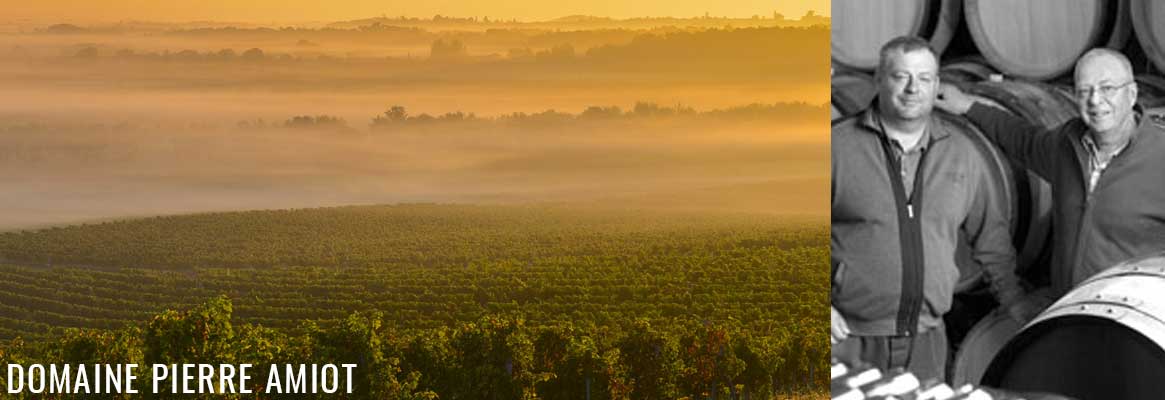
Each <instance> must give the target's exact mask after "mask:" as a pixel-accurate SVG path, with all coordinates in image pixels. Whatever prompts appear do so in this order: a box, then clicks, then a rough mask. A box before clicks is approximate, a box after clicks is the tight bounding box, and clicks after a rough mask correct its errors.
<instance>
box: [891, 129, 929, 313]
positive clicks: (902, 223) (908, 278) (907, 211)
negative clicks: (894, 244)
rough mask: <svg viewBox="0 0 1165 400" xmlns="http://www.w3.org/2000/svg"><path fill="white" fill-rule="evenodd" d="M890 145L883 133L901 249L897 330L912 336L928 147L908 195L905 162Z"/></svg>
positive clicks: (918, 302) (918, 300)
mask: <svg viewBox="0 0 1165 400" xmlns="http://www.w3.org/2000/svg"><path fill="white" fill-rule="evenodd" d="M890 146H892V144H891V143H890V140H889V138H886V137H883V142H882V150H883V152H884V154H885V156H886V167H887V173H888V174H889V175H890V182H891V186H893V189H894V200H895V202H894V204H895V205H896V206H895V208H896V209H897V210H898V232H899V245H900V248H901V252H902V282H901V288H902V294H901V297H900V299H899V306H898V315H897V318H896V322H897V329H896V330H897V332H898V334H899V335H901V336H913V335H914V334H915V332H916V331H917V329H918V318H919V313H920V311H921V309H922V302H923V300H924V296H923V293H922V292H923V282H924V280H925V270H924V265H923V263H924V255H923V248H922V231H921V227H920V226H919V224H920V222H919V220H918V218H916V217H915V215H916V213H915V206H918V207H917V208H918V211H919V212H921V210H922V186H923V185H922V183H923V180H924V179H923V177H924V176H925V174H924V173H923V171H924V169H925V165H926V155H927V153H929V151H924V152H923V153H922V156H921V157H920V158H919V161H918V169H917V170H916V171H915V174H914V176H915V178H914V188H913V189H914V190H913V192H912V194H911V196H910V197H909V198H907V196H906V189H905V182H903V181H902V176H901V170H902V169H901V168H902V166H901V163H900V161H899V160H898V157H896V156H895V155H894V150H893V149H892V148H891V147H890Z"/></svg>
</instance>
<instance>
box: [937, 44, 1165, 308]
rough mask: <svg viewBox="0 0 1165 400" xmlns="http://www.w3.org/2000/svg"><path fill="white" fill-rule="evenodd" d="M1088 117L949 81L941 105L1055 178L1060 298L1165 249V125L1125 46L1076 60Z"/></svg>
mask: <svg viewBox="0 0 1165 400" xmlns="http://www.w3.org/2000/svg"><path fill="white" fill-rule="evenodd" d="M1075 80H1076V88H1075V95H1076V104H1077V107H1078V108H1079V111H1080V116H1079V117H1078V118H1076V119H1073V120H1071V121H1068V122H1066V123H1064V124H1063V125H1061V126H1058V127H1056V128H1054V129H1052V130H1043V129H1041V128H1039V127H1036V126H1033V125H1031V124H1029V123H1027V122H1026V121H1024V120H1022V119H1020V118H1018V117H1015V116H1013V115H1011V114H1009V113H1006V112H1004V111H1001V110H998V109H996V108H993V107H989V106H985V105H983V104H979V103H977V102H975V100H974V98H973V97H970V96H968V95H966V94H965V93H963V92H962V91H960V90H959V89H958V88H955V87H954V86H950V85H943V86H942V87H940V89H939V94H938V99H937V100H936V102H935V106H937V107H939V108H940V109H943V110H945V111H948V112H951V113H954V114H965V115H966V116H967V118H968V119H970V120H971V122H973V123H975V124H976V125H978V126H979V128H980V129H982V130H983V133H984V134H985V135H986V136H987V137H988V138H990V139H991V141H992V142H994V143H995V144H996V145H997V146H998V147H999V148H1000V149H1001V150H1002V151H1003V152H1004V153H1006V154H1007V155H1008V156H1009V157H1010V158H1011V159H1013V160H1016V161H1019V162H1020V163H1022V164H1023V165H1024V166H1025V167H1027V168H1029V169H1031V170H1033V171H1035V173H1037V174H1039V175H1040V176H1041V177H1043V178H1044V179H1045V180H1047V181H1048V182H1049V183H1051V185H1052V194H1053V198H1054V201H1055V204H1054V213H1055V214H1054V221H1055V224H1054V225H1053V229H1054V231H1053V253H1052V264H1051V266H1052V268H1051V281H1052V289H1053V292H1054V294H1055V295H1056V296H1057V297H1059V296H1060V295H1063V294H1064V293H1066V292H1067V291H1069V290H1071V288H1072V287H1074V286H1075V285H1077V284H1079V283H1080V282H1082V281H1084V280H1085V279H1087V278H1088V277H1090V276H1092V275H1094V274H1096V273H1097V272H1100V271H1102V270H1104V269H1106V268H1109V267H1112V266H1114V265H1116V264H1118V263H1120V262H1122V261H1125V260H1128V259H1130V258H1135V257H1142V256H1147V255H1150V254H1154V253H1156V252H1159V251H1161V250H1163V249H1165V130H1163V129H1162V127H1161V126H1159V125H1158V124H1157V123H1154V122H1153V121H1151V119H1150V118H1148V117H1145V116H1144V115H1143V113H1142V112H1141V109H1140V107H1139V106H1137V105H1136V100H1137V83H1136V82H1135V81H1134V80H1133V70H1132V67H1131V66H1130V64H1129V60H1128V59H1127V58H1125V56H1124V55H1123V54H1120V53H1118V52H1115V51H1112V50H1108V49H1094V50H1091V51H1089V52H1087V53H1085V54H1084V55H1083V56H1082V57H1080V60H1079V61H1077V62H1076V70H1075Z"/></svg>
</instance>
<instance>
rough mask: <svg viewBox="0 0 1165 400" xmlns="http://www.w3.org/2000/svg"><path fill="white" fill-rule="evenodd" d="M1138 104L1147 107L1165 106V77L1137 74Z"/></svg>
mask: <svg viewBox="0 0 1165 400" xmlns="http://www.w3.org/2000/svg"><path fill="white" fill-rule="evenodd" d="M1137 104H1140V105H1141V107H1144V108H1146V109H1153V108H1161V107H1165V78H1162V77H1160V76H1156V75H1148V74H1142V75H1137Z"/></svg>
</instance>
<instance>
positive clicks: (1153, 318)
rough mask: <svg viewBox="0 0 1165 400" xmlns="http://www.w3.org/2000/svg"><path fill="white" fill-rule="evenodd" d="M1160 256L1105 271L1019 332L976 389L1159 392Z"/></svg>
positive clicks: (1132, 395) (1163, 322)
mask: <svg viewBox="0 0 1165 400" xmlns="http://www.w3.org/2000/svg"><path fill="white" fill-rule="evenodd" d="M1162 316H1165V257H1162V255H1157V256H1153V257H1149V258H1143V259H1139V260H1134V261H1130V262H1126V263H1122V264H1121V265H1118V266H1116V267H1112V268H1109V269H1107V270H1105V271H1103V272H1101V273H1098V274H1096V275H1095V276H1093V277H1091V278H1089V279H1088V280H1086V281H1084V282H1082V283H1081V284H1080V285H1078V286H1076V288H1074V289H1072V290H1071V291H1070V292H1068V293H1067V294H1066V295H1064V297H1062V298H1060V299H1059V300H1058V301H1056V303H1055V304H1053V305H1052V306H1051V307H1048V309H1046V310H1044V312H1042V313H1041V314H1040V315H1039V316H1038V317H1036V319H1034V320H1033V321H1032V322H1030V323H1028V324H1027V325H1025V326H1024V327H1023V329H1022V330H1020V332H1019V333H1018V334H1016V335H1015V337H1013V338H1012V339H1011V340H1009V341H1008V342H1007V344H1006V345H1005V346H1004V347H1003V349H1002V350H1000V352H999V355H997V356H996V357H995V358H994V360H992V361H991V363H990V366H988V368H987V371H986V373H985V374H984V375H983V379H982V384H984V385H988V386H992V387H1000V388H1005V389H1011V390H1021V391H1029V390H1031V391H1037V390H1042V391H1052V392H1056V393H1061V394H1064V395H1068V396H1072V397H1076V398H1081V399H1133V400H1137V399H1160V398H1161V396H1162V393H1165V318H1162Z"/></svg>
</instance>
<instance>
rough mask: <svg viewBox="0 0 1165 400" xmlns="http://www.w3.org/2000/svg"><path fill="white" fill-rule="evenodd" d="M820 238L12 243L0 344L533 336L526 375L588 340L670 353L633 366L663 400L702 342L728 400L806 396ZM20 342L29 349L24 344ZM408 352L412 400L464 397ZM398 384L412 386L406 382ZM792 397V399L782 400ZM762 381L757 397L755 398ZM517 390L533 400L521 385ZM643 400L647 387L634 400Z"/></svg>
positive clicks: (705, 232) (253, 216) (280, 232)
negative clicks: (371, 328)
mask: <svg viewBox="0 0 1165 400" xmlns="http://www.w3.org/2000/svg"><path fill="white" fill-rule="evenodd" d="M826 231H827V229H826V226H825V224H824V223H823V221H822V220H821V219H820V218H805V217H802V218H792V217H777V216H771V215H770V216H765V215H755V214H736V215H733V214H709V213H679V212H671V213H661V212H657V211H629V210H613V209H603V208H601V207H588V208H581V207H577V206H564V205H542V206H538V205H525V206H467V205H432V204H414V205H398V206H362V207H341V208H318V209H300V210H269V211H252V212H233V213H209V214H196V215H182V216H167V217H154V218H146V219H133V220H124V221H111V222H102V223H96V224H86V225H77V226H68V227H57V228H50V229H43V230H35V231H19V232H10V233H5V234H0V256H2V257H3V259H4V264H3V265H0V337H3V338H5V339H6V340H8V343H9V346H10V347H13V346H15V347H20V348H22V349H23V348H24V347H23V346H17V344H19V343H25V342H28V343H34V344H35V343H38V342H39V343H48V345H47V347H45V348H60V347H63V348H75V347H76V346H62V343H65V344H67V343H72V342H73V341H76V340H78V339H77V338H78V337H81V338H91V336H87V335H97V336H98V337H105V338H106V339H105V340H111V341H116V340H115V338H117V337H120V336H127V337H130V338H133V339H122V340H128V341H129V342H130V343H133V342H134V340H142V341H143V342H145V343H152V342H151V341H150V340H145V339H141V338H140V337H139V336H145V337H149V332H154V331H155V330H156V329H161V328H156V325H158V324H159V322H158V321H159V318H163V320H164V319H165V318H166V316H167V315H169V316H170V318H174V319H175V321H179V322H175V324H178V323H181V321H187V320H186V319H184V318H193V317H191V316H190V315H187V314H180V313H173V312H170V313H169V314H166V313H164V311H165V310H167V309H173V310H188V309H192V308H193V309H196V310H198V309H201V310H211V311H213V312H211V311H203V312H201V313H200V312H194V315H202V316H204V317H205V315H208V313H210V314H209V315H215V314H214V313H216V312H217V313H220V314H222V315H220V317H221V318H222V319H223V320H224V321H228V322H229V323H227V325H226V326H228V327H229V326H230V324H231V323H233V324H234V325H235V326H238V327H240V328H237V329H238V330H239V332H237V333H232V335H238V336H240V337H241V336H244V334H243V332H253V331H254V330H255V329H273V331H272V332H277V333H272V334H273V335H276V336H278V337H280V338H282V339H279V340H285V341H288V343H292V342H294V341H295V338H300V337H312V335H320V334H321V333H320V332H335V331H341V332H343V331H345V329H350V328H351V326H352V324H353V321H354V320H353V318H356V321H363V323H364V324H371V322H369V321H371V320H375V321H376V323H375V324H373V325H375V326H377V327H382V329H384V330H385V332H393V333H391V334H388V333H384V334H385V335H387V336H386V339H385V340H384V342H386V343H388V342H392V343H396V344H397V345H399V346H400V348H401V349H405V348H409V346H411V345H413V344H412V342H410V341H412V340H418V339H417V338H436V339H431V340H435V341H437V342H438V344H436V345H432V344H430V345H431V346H438V347H440V346H449V347H450V350H448V351H450V352H454V353H456V352H455V351H454V350H457V349H458V348H457V346H459V345H461V344H464V343H462V341H460V339H459V338H464V335H467V334H468V333H467V332H469V331H475V330H481V329H485V330H486V331H487V332H485V333H481V334H482V335H486V336H489V335H497V334H498V333H497V332H496V331H504V332H508V333H507V335H517V336H521V337H525V338H527V340H530V341H531V343H530V346H528V347H529V348H528V349H526V350H525V351H526V352H527V353H528V354H527V355H526V356H527V357H529V361H527V362H526V364H525V365H526V367H527V368H530V369H531V371H530V373H532V374H534V373H535V372H534V370H537V368H536V367H534V366H533V365H534V364H538V363H535V362H534V360H535V358H537V357H543V358H541V359H544V358H545V357H547V355H546V354H545V351H547V349H546V348H544V347H543V345H539V344H538V343H543V342H539V341H538V340H539V338H542V340H550V341H551V342H553V340H551V339H555V338H557V340H559V341H566V342H571V341H578V340H587V341H590V343H591V346H593V347H594V355H595V357H597V359H598V358H602V355H603V354H606V355H607V356H608V357H615V359H614V360H612V361H610V365H611V366H624V367H626V366H627V365H630V364H635V363H636V361H631V360H629V359H620V358H618V356H616V355H612V354H611V353H609V352H610V351H611V350H615V349H620V348H621V347H620V346H624V347H623V348H624V353H613V354H624V356H625V357H626V354H627V352H628V351H631V349H632V348H635V347H634V346H632V347H627V346H630V345H629V342H628V341H634V340H659V341H661V342H662V343H670V344H668V345H665V347H666V346H672V350H673V351H674V354H673V357H674V359H673V360H672V362H674V364H669V363H664V364H659V363H660V362H664V361H660V360H652V361H639V362H642V363H646V364H649V365H652V367H651V368H665V367H666V368H675V370H674V374H675V375H674V376H670V377H667V378H661V379H664V380H663V381H660V382H657V383H656V384H653V385H650V390H658V391H661V392H659V393H667V394H669V396H670V395H675V394H682V393H690V392H685V391H684V390H682V389H680V387H681V386H682V384H683V380H682V379H676V378H679V377H682V376H685V375H684V374H685V373H684V372H682V371H685V369H684V368H685V365H686V364H685V363H698V362H699V358H700V356H699V353H700V352H699V351H696V350H697V349H699V348H700V345H698V344H695V343H701V342H705V343H706V344H707V343H711V344H709V345H716V344H717V343H719V346H723V347H725V348H727V349H730V351H736V352H741V354H740V356H739V357H736V359H737V360H740V363H741V366H740V367H741V368H738V369H735V370H731V369H730V372H731V373H729V375H732V376H712V377H709V378H708V379H706V380H707V381H708V382H709V385H713V383H716V382H719V383H718V384H719V385H720V386H722V387H723V388H724V389H725V390H729V389H728V388H729V386H725V385H726V384H725V383H724V382H732V381H734V380H744V379H745V377H744V375H746V374H744V371H745V370H746V369H750V368H745V367H746V366H747V367H751V368H752V369H754V368H763V369H764V370H768V371H770V372H769V373H768V375H767V377H765V378H766V379H767V382H768V385H774V384H775V385H776V386H777V387H784V386H789V387H801V386H803V383H802V382H799V379H797V378H796V377H799V376H806V375H807V374H809V373H810V372H809V370H808V369H811V368H819V369H817V371H822V372H821V373H820V374H821V375H822V376H823V375H824V374H823V371H824V366H825V359H824V357H825V353H824V351H823V349H825V343H824V338H825V335H824V329H825V326H824V320H825V318H824V316H823V315H820V314H822V313H823V312H824V311H823V310H825V304H826V303H827V296H828V294H827V293H828V290H827V288H826V286H825V285H826V282H828V279H826V274H827V273H828V269H827V267H826V266H827V263H826V258H827V256H828V248H827V247H825V243H826V240H825V235H826ZM220 296H225V297H220ZM223 302H225V303H226V305H223V304H222V303H223ZM216 307H217V308H216ZM216 310H217V311H216ZM354 312H355V314H353V313H354ZM159 314H161V315H160V316H158V315H159ZM205 318H209V317H205ZM361 318H363V319H361ZM309 321H310V322H309ZM204 325H207V324H205V323H204ZM204 325H200V326H204ZM209 325H211V326H215V325H214V324H209ZM243 326H245V327H246V328H242V327H243ZM127 327H129V328H127ZM143 327H145V328H144V330H145V331H146V333H141V329H143ZM259 327H262V328H259ZM63 328H99V329H100V331H78V330H75V329H74V330H67V329H63ZM126 329H130V330H128V331H127V330H126ZM172 329H176V328H172ZM378 329H381V328H378ZM84 332H90V333H89V334H85V333H84ZM94 332H96V333H94ZM112 332H121V333H112ZM127 332H128V333H127ZM133 332H136V333H133ZM232 332H234V331H232ZM102 335H105V336H102ZM119 335H120V336H119ZM548 335H549V336H548ZM555 335H557V336H555ZM718 335H719V336H718ZM17 337H22V338H24V339H23V340H18V341H11V340H12V339H14V338H17ZM240 337H236V338H235V339H234V340H232V341H231V343H237V342H239V341H242V339H241V338H240ZM387 337H394V338H395V339H391V340H390V339H387ZM717 337H719V339H718V340H720V341H719V342H717V341H716V340H717V339H714V338H717ZM406 338H408V339H406ZM441 338H445V340H446V341H444V342H442V341H441V340H442V339H441ZM86 340H91V339H86ZM345 340H347V339H345ZM426 340H430V339H426ZM685 340H687V341H688V344H687V346H685V345H683V343H685ZM709 340H710V342H709ZM551 342H546V343H551ZM819 342H820V343H819ZM118 343H122V342H118ZM546 343H544V345H549V344H546ZM495 345H497V344H496V343H495ZM122 346H123V347H124V346H128V347H129V348H130V349H131V350H126V354H137V353H134V351H132V349H133V348H136V347H134V346H131V345H127V344H123V345H122ZM155 346H157V345H155ZM386 346H387V345H386ZM507 346H511V347H512V344H511V345H507ZM564 346H565V345H564ZM693 346H694V347H693ZM115 347H116V346H115ZM140 347H141V348H143V349H145V350H138V351H140V352H141V354H149V353H150V350H149V349H150V346H149V345H141V346H140ZM288 347H294V346H291V345H288ZM319 347H320V345H318V343H317V345H316V346H315V347H314V350H312V351H313V352H320V351H322V350H320V348H319ZM345 347H346V346H345ZM503 347H505V346H503ZM649 347H650V346H649ZM37 348H38V347H37V346H36V345H33V344H30V345H29V347H28V349H29V350H27V351H28V352H29V353H30V354H36V353H37V351H46V350H32V349H37ZM507 349H509V350H508V351H511V352H513V351H517V350H514V349H512V348H510V347H507ZM563 349H564V351H565V348H563ZM761 349H763V350H764V351H767V352H771V353H772V354H774V356H773V357H775V358H769V359H764V358H755V357H754V358H755V359H753V360H751V362H752V363H755V364H756V365H751V366H750V365H748V364H749V362H748V361H746V360H748V356H747V354H753V353H758V354H760V353H763V352H762V351H761ZM398 350H399V349H398ZM689 350H690V351H689ZM295 351H300V350H285V352H286V353H290V354H284V353H278V354H282V355H281V357H290V356H291V354H296V353H294V352H295ZM399 351H401V352H402V353H407V354H409V355H410V356H402V358H401V360H403V361H401V360H398V363H403V367H402V368H404V369H403V370H404V371H406V372H410V371H416V372H420V374H419V376H420V378H419V379H420V380H419V381H417V382H414V383H415V384H416V385H419V386H416V387H414V389H415V391H417V392H423V391H424V390H429V389H431V390H435V391H437V392H441V391H456V390H458V389H455V388H457V387H459V386H457V385H453V384H452V383H450V382H445V381H442V382H438V381H432V380H427V379H428V378H429V377H432V376H437V377H440V376H446V375H449V374H451V372H449V371H445V372H435V371H433V370H432V367H429V369H426V368H423V367H421V366H420V364H419V363H421V362H420V361H417V360H416V359H415V357H417V356H418V353H417V352H415V351H408V352H405V351H404V350H399ZM693 351H695V353H693ZM605 352H606V353H605ZM217 354H219V355H218V356H216V357H223V356H224V355H223V354H231V352H229V351H220V352H218V353H217ZM420 354H425V353H420ZM777 355H779V356H777ZM73 356H74V357H80V358H82V359H86V358H92V357H95V355H94V354H92V353H86V352H82V353H81V354H73ZM105 356H106V357H114V358H118V357H129V358H132V357H133V356H130V355H125V354H122V355H120V356H116V357H115V356H113V355H110V354H108V353H106V355H105ZM61 357H64V358H68V357H65V356H61ZM143 357H146V356H143ZM271 357H276V356H275V355H271ZM561 357H564V358H562V360H566V359H568V358H569V357H567V356H566V355H563V356H561ZM802 357H810V358H808V359H801V358H802ZM98 358H100V357H98ZM146 358H148V357H146ZM292 358H294V357H292ZM410 360H411V361H410ZM762 360H768V361H762ZM777 360H780V361H777ZM75 361H81V360H75ZM106 361H107V362H111V360H106ZM560 361H561V360H560ZM466 362H470V361H468V360H462V361H460V362H459V363H466ZM564 362H565V361H564ZM538 365H541V366H542V367H545V368H548V370H547V371H544V372H550V370H553V369H554V368H557V367H562V365H559V364H556V363H554V362H551V361H545V360H543V362H542V363H541V364H538ZM636 365H637V364H636ZM687 367H688V368H697V367H698V365H695V364H692V365H688V366H687ZM644 368H647V367H644ZM632 369H634V368H632ZM443 371H444V370H443ZM778 371H779V372H778ZM611 373H613V372H611ZM688 373H694V372H691V371H689V372H688ZM718 374H719V375H723V374H724V373H723V372H718ZM535 375H536V374H535ZM568 375H569V374H565V373H562V372H560V373H559V375H558V376H562V377H563V379H566V377H567V376H568ZM401 376H402V378H400V379H401V380H402V381H404V380H407V379H406V378H405V377H407V376H408V374H407V373H405V374H403V375H401ZM533 376H534V375H531V377H533ZM433 379H437V378H433ZM514 379H517V378H514ZM530 379H533V378H530ZM587 379H589V378H587ZM604 379H607V381H606V382H608V384H607V386H604V387H605V388H606V389H604V390H608V391H611V390H614V391H616V392H617V391H618V390H620V389H619V386H618V381H619V379H621V378H617V377H614V376H613V375H612V376H608V377H607V378H604ZM766 379H760V381H761V382H765V381H766ZM438 380H439V379H438ZM785 380H793V381H794V382H793V383H788V382H786V383H784V384H783V385H784V386H782V384H781V383H780V382H785ZM673 381H674V382H673ZM542 382H543V383H544V384H550V383H554V382H558V383H562V384H565V383H563V382H561V381H560V380H553V379H550V380H546V381H542ZM546 382H549V383H546ZM749 382H750V383H749V385H748V387H749V389H753V390H756V389H755V388H754V387H753V385H755V383H754V382H756V379H755V378H754V380H753V381H749ZM512 384H514V385H517V387H519V388H517V389H513V390H518V391H521V390H522V389H521V388H520V387H521V386H522V385H521V382H512ZM741 385H742V386H741V387H744V384H743V383H741ZM790 385H792V386H790ZM527 386H529V387H531V388H532V387H535V386H537V385H533V384H531V385H527ZM648 387H649V386H648V385H643V384H642V380H641V385H640V386H634V385H632V386H629V388H628V389H626V390H632V391H634V390H639V391H643V390H649V389H645V388H648ZM709 387H716V386H714V385H713V386H709ZM770 387H771V386H770ZM634 388H638V389H634ZM706 389H707V388H705V390H706ZM464 390H465V393H473V392H474V391H473V390H474V389H471V388H465V389H464ZM531 390H532V391H533V389H531ZM543 390H544V391H549V390H551V389H547V388H543ZM556 390H557V389H556ZM562 390H567V389H562ZM688 390H692V391H695V390H697V389H688ZM764 390H766V391H767V390H771V389H770V388H765V389H764ZM568 391H569V390H568ZM515 393H516V392H515ZM637 393H638V392H637ZM640 395H644V394H643V393H640ZM551 397H553V396H551ZM633 397H639V395H635V396H633Z"/></svg>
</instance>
